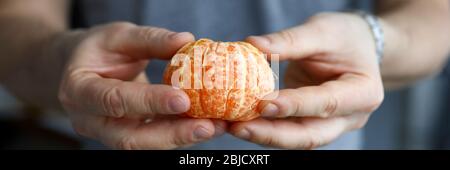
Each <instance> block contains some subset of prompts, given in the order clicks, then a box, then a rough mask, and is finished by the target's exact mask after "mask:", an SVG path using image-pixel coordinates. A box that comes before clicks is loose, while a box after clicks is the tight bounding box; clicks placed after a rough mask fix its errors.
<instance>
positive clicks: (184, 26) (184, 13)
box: [77, 0, 367, 149]
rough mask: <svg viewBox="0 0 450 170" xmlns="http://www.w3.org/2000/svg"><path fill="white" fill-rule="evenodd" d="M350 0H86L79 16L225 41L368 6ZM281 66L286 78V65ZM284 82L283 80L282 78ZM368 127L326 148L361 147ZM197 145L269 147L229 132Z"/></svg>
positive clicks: (159, 66) (153, 70) (154, 77)
mask: <svg viewBox="0 0 450 170" xmlns="http://www.w3.org/2000/svg"><path fill="white" fill-rule="evenodd" d="M366 3H367V2H362V1H350V0H334V1H327V0H283V1H281V0H280V1H274V0H259V1H256V0H226V1H224V0H134V1H133V0H127V1H124V0H81V1H79V5H80V9H81V14H82V15H80V16H77V17H82V18H77V19H78V20H81V21H83V22H84V23H85V24H86V25H87V26H94V25H97V24H102V23H108V22H112V21H130V22H134V23H136V24H140V25H151V26H155V27H163V28H167V29H170V30H173V31H180V32H181V31H188V32H192V33H193V34H194V35H195V36H196V38H210V39H214V40H220V41H236V40H242V39H244V38H245V37H247V36H249V35H260V34H266V33H270V32H274V31H279V30H281V29H284V28H288V27H291V26H295V25H298V24H301V23H303V22H304V21H305V20H306V19H308V18H309V17H310V16H312V15H314V14H316V13H318V12H322V11H338V10H344V9H347V8H355V7H357V6H364V5H366ZM165 65H166V63H165V61H152V62H150V65H149V66H148V69H147V72H148V75H149V78H150V80H151V81H152V82H161V75H162V74H163V70H164V67H165ZM284 66H285V63H282V64H281V66H280V70H281V72H280V76H281V77H282V76H283V74H284V72H283V67H284ZM280 86H281V87H282V86H283V83H282V82H280ZM361 141H362V132H361V131H355V132H351V133H347V134H345V135H343V136H342V137H340V138H339V139H338V140H336V141H335V142H334V143H332V144H331V145H329V146H327V147H324V148H323V149H358V148H360V146H361ZM191 149H263V147H261V146H259V145H256V144H252V143H249V142H245V141H242V140H239V139H236V138H234V137H232V136H231V135H224V136H222V137H219V138H216V139H213V140H211V141H208V142H205V143H201V144H198V145H195V146H193V147H191Z"/></svg>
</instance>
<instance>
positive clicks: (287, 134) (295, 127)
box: [230, 114, 368, 149]
mask: <svg viewBox="0 0 450 170" xmlns="http://www.w3.org/2000/svg"><path fill="white" fill-rule="evenodd" d="M367 119H368V114H355V115H349V116H345V117H334V118H326V119H323V118H291V119H277V120H265V119H256V120H252V121H249V122H239V123H235V124H233V125H232V126H231V127H230V132H231V133H232V134H233V135H234V136H236V137H239V138H242V139H245V140H248V141H251V142H254V143H257V144H261V145H265V146H271V147H277V148H285V149H313V148H317V147H320V146H323V145H326V144H328V143H330V142H331V141H334V140H335V139H337V138H338V137H339V136H340V135H342V134H343V133H344V132H347V131H350V130H353V129H356V128H361V127H362V126H363V125H364V124H365V123H366V122H367Z"/></svg>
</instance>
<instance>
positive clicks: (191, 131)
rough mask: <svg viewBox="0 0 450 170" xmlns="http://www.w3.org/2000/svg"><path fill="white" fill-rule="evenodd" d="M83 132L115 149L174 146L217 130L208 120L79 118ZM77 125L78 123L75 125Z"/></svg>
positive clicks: (198, 139)
mask: <svg viewBox="0 0 450 170" xmlns="http://www.w3.org/2000/svg"><path fill="white" fill-rule="evenodd" d="M81 122H82V125H81V127H83V128H77V129H78V130H79V131H81V132H82V133H80V134H83V135H86V136H87V137H90V138H93V139H97V140H100V141H101V142H102V143H104V144H105V145H107V146H110V147H112V148H115V149H127V150H130V149H175V148H178V147H184V146H189V145H192V144H195V143H198V142H201V141H205V140H208V139H210V138H212V137H213V136H214V134H215V133H216V132H215V131H216V130H215V127H214V124H213V122H212V121H211V120H208V119H190V118H175V119H173V118H170V119H157V120H153V121H152V122H150V123H142V122H140V121H137V120H135V119H117V118H107V117H95V118H89V119H86V117H84V118H83V119H82V121H81ZM78 126H79V125H78Z"/></svg>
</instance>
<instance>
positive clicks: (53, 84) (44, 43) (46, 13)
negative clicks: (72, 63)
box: [0, 0, 66, 107]
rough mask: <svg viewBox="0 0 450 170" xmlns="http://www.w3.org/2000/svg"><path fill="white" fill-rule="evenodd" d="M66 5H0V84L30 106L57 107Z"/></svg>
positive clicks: (50, 1)
mask: <svg viewBox="0 0 450 170" xmlns="http://www.w3.org/2000/svg"><path fill="white" fill-rule="evenodd" d="M65 6H66V4H65V2H63V1H57V0H40V1H35V2H34V1H26V0H25V1H24V0H18V1H16V0H13V1H3V2H2V3H0V25H2V27H0V63H1V64H0V65H1V66H0V68H1V70H0V81H1V83H2V85H4V86H6V88H7V89H8V90H10V92H12V93H14V94H15V96H17V97H18V98H20V99H21V100H23V101H24V102H26V103H28V104H32V105H36V106H39V107H55V106H56V107H57V106H58V104H57V97H56V93H57V90H58V84H59V79H60V77H61V74H62V67H63V66H64V64H63V63H64V60H65V58H66V55H64V53H65V50H64V48H63V47H64V44H65V43H63V39H64V38H63V36H62V35H64V36H65V34H63V32H64V31H65V30H66V21H65V18H66V14H65V9H61V8H65Z"/></svg>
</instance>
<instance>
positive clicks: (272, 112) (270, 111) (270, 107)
mask: <svg viewBox="0 0 450 170" xmlns="http://www.w3.org/2000/svg"><path fill="white" fill-rule="evenodd" d="M278 112H279V110H278V106H277V105H274V104H272V103H269V104H267V105H266V106H265V107H264V109H263V110H262V111H261V116H263V117H274V116H276V115H278Z"/></svg>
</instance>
